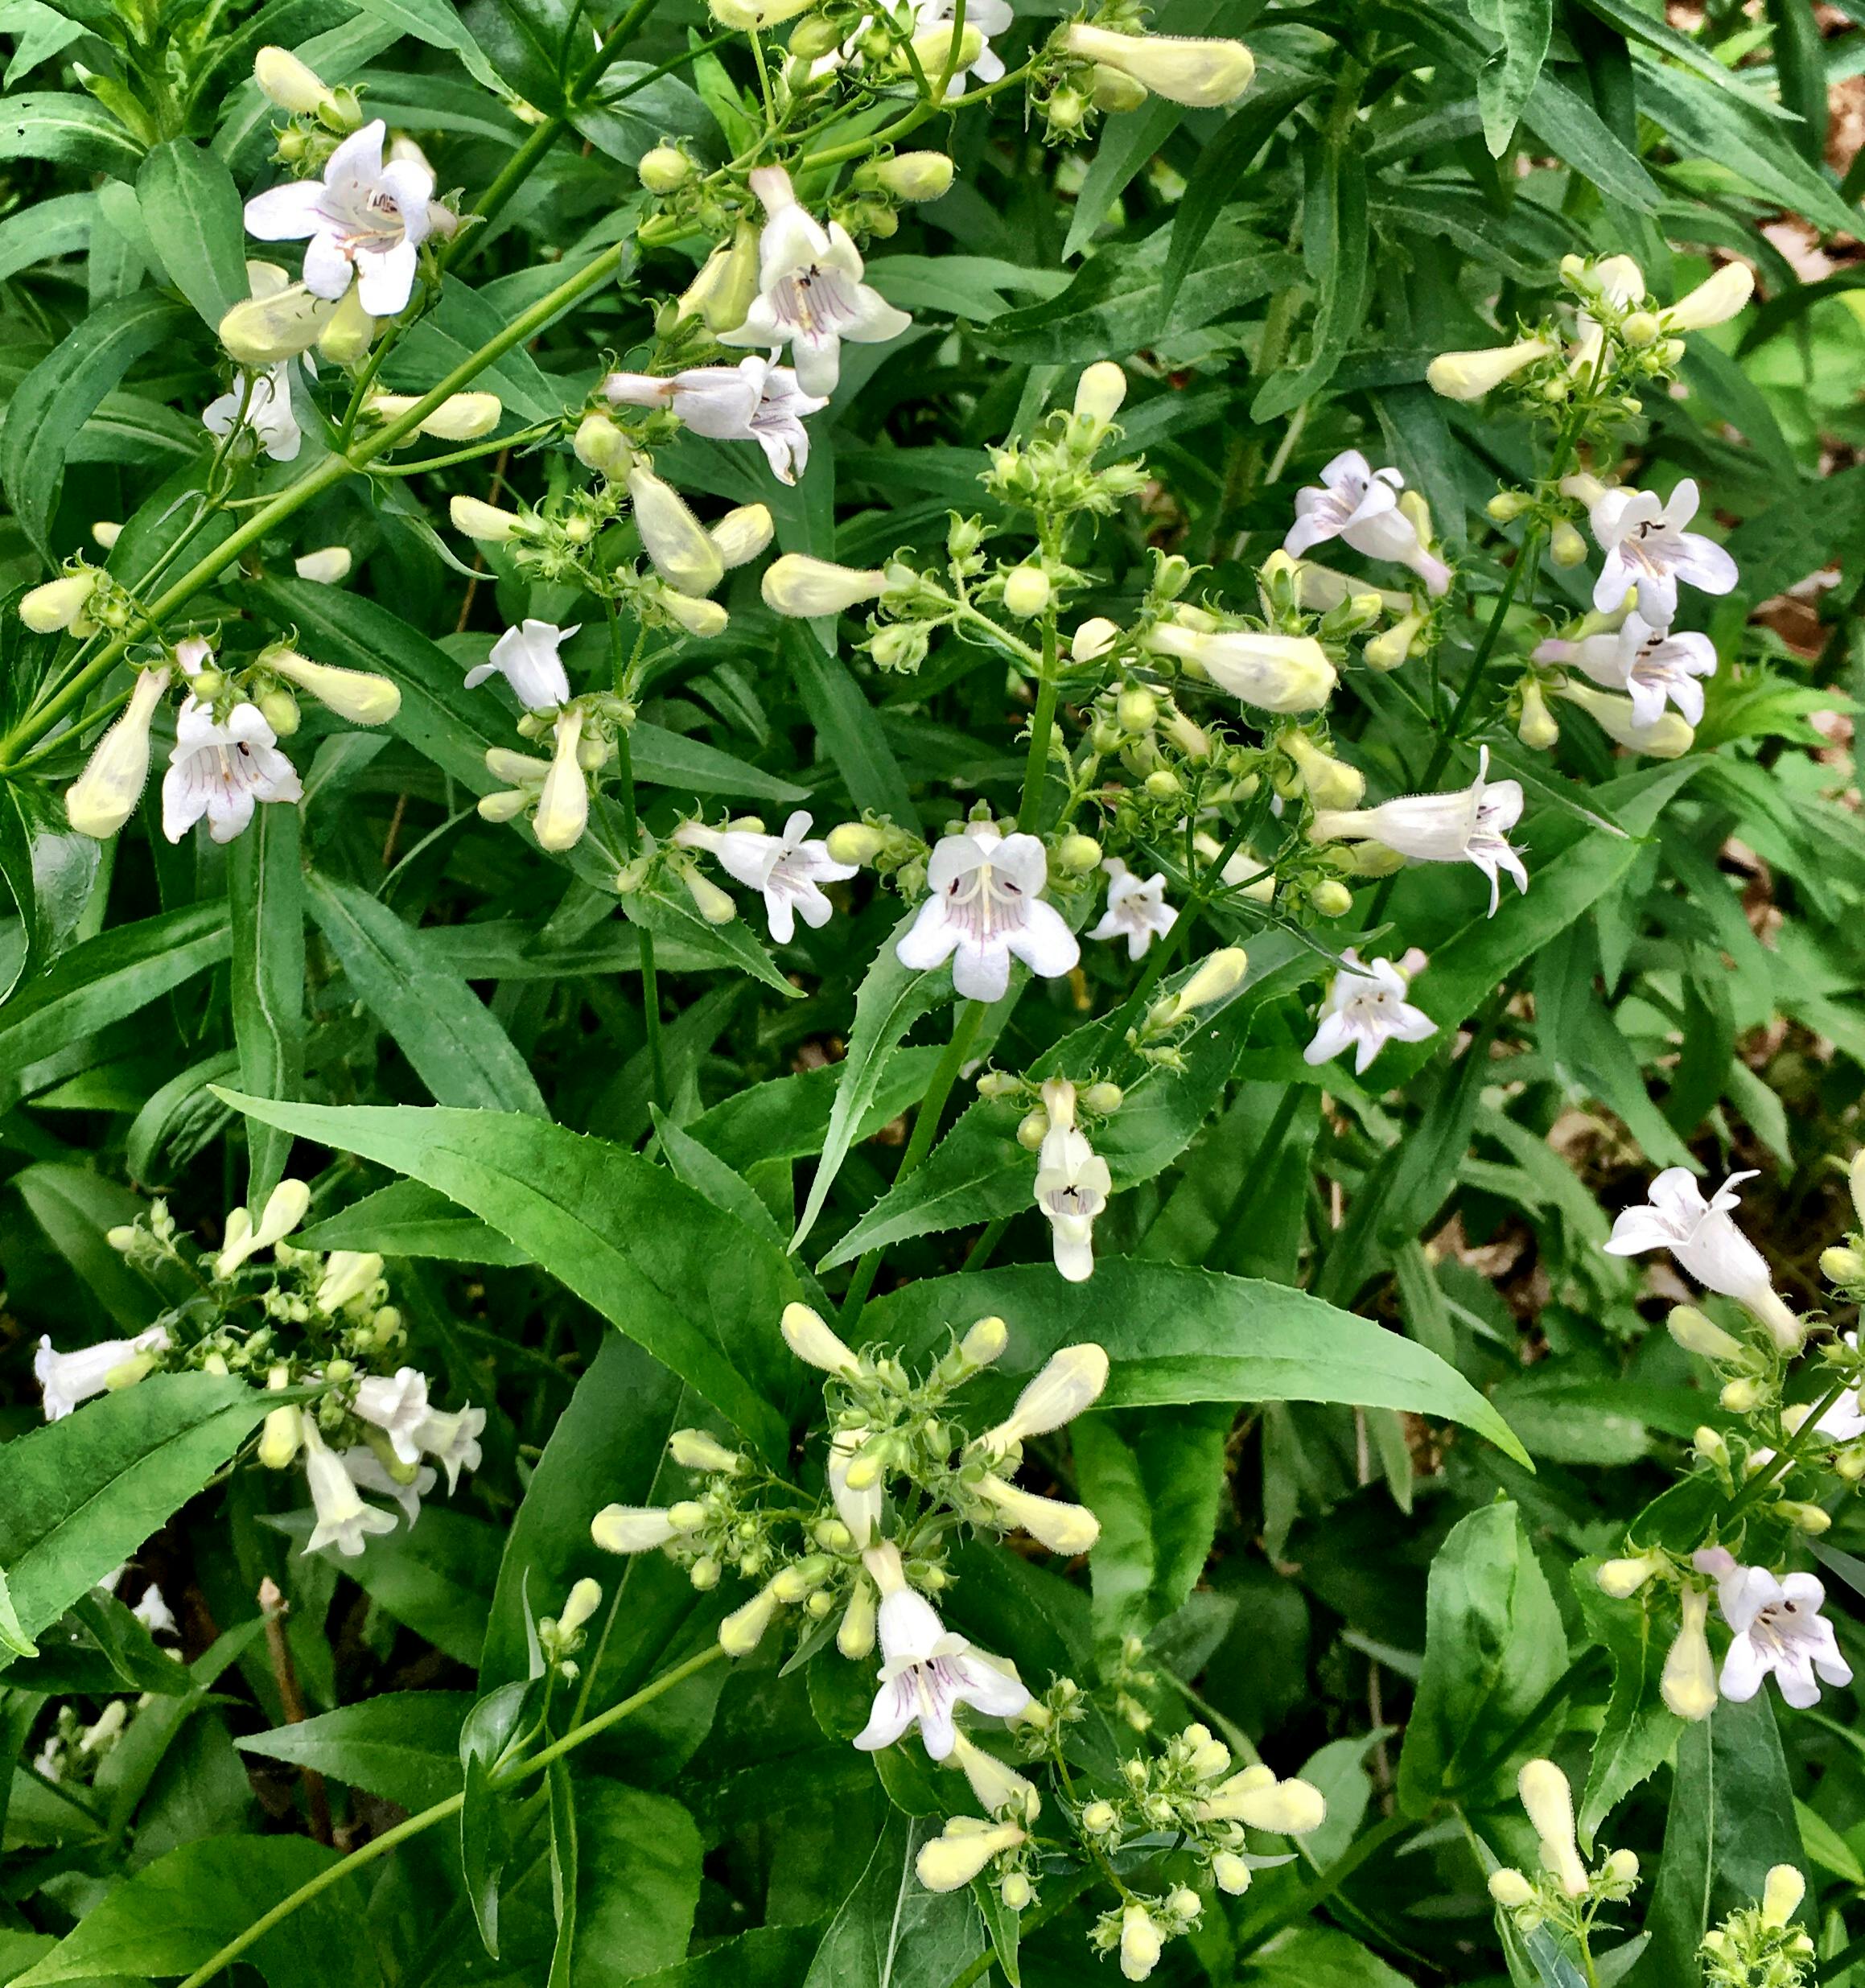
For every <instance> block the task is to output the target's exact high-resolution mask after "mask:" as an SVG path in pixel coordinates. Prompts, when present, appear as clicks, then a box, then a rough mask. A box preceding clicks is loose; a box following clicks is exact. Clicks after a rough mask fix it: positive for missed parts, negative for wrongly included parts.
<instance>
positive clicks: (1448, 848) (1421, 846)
mask: <svg viewBox="0 0 1865 1988" xmlns="http://www.w3.org/2000/svg"><path fill="white" fill-rule="evenodd" d="M1521 807H1522V796H1521V782H1520V781H1518V780H1491V779H1490V777H1489V748H1488V747H1487V746H1484V747H1483V748H1482V751H1481V753H1480V756H1479V759H1478V762H1477V768H1476V780H1475V781H1474V782H1473V783H1472V784H1471V785H1470V786H1468V787H1464V788H1459V789H1457V790H1456V791H1455V792H1453V793H1447V794H1404V795H1402V796H1399V797H1398V799H1397V800H1394V801H1381V803H1380V805H1378V806H1377V808H1354V809H1334V808H1319V809H1316V810H1315V819H1314V823H1313V825H1312V827H1311V829H1310V831H1309V833H1311V835H1312V837H1313V838H1314V839H1315V841H1316V842H1379V843H1382V844H1383V845H1384V846H1385V847H1386V848H1388V849H1390V850H1397V851H1398V854H1400V855H1402V856H1408V857H1410V858H1411V859H1412V860H1413V861H1414V862H1468V863H1474V864H1475V865H1476V867H1477V868H1478V869H1479V870H1480V871H1482V872H1483V874H1484V876H1485V877H1487V878H1488V879H1489V912H1490V916H1492V917H1494V916H1495V915H1496V908H1497V902H1498V900H1499V898H1500V895H1501V883H1500V882H1499V881H1498V873H1499V872H1500V871H1508V873H1509V875H1510V876H1512V877H1513V879H1515V883H1516V887H1517V889H1518V890H1521V891H1525V890H1526V889H1527V888H1528V872H1527V871H1525V870H1524V869H1523V868H1522V866H1521V857H1520V856H1519V855H1517V853H1516V851H1515V850H1514V849H1513V847H1512V846H1511V845H1510V843H1509V829H1512V828H1513V827H1514V826H1515V825H1516V823H1517V821H1520V820H1521Z"/></svg>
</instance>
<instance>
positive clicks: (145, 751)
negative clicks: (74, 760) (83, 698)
mask: <svg viewBox="0 0 1865 1988" xmlns="http://www.w3.org/2000/svg"><path fill="white" fill-rule="evenodd" d="M167 689H168V671H167V669H144V670H140V671H138V673H137V677H136V681H135V683H134V685H133V686H132V688H131V689H130V703H129V707H128V709H127V710H125V712H124V713H123V715H122V716H121V718H118V719H117V722H116V723H115V724H113V726H111V727H110V729H109V731H107V732H105V734H104V735H103V737H102V738H101V739H99V740H98V741H97V743H96V745H94V746H93V747H92V748H91V756H90V758H89V759H87V760H86V761H85V762H84V772H81V773H80V774H79V776H77V778H76V780H73V781H72V784H71V785H70V786H69V787H68V788H67V789H66V790H65V797H64V809H65V817H66V819H67V820H68V821H69V822H70V823H71V825H72V827H73V828H74V829H76V830H77V831H78V833H80V835H89V836H93V837H95V838H96V839H97V841H99V842H103V841H105V840H107V839H108V838H109V837H110V836H113V835H114V834H115V833H117V830H118V829H120V828H121V827H122V825H123V824H124V823H125V822H126V821H128V820H129V819H130V816H131V815H133V814H134V813H135V812H136V804H137V802H138V801H140V800H141V799H142V790H143V788H145V787H146V786H147V785H148V784H149V728H150V725H151V724H153V723H154V718H155V714H156V712H157V710H159V708H160V706H161V704H162V700H163V695H164V694H165V693H166V692H167Z"/></svg>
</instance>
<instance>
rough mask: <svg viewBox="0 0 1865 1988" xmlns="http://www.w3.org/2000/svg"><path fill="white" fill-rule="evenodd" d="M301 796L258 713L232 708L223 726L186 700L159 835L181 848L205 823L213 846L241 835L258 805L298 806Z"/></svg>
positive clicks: (194, 701)
mask: <svg viewBox="0 0 1865 1988" xmlns="http://www.w3.org/2000/svg"><path fill="white" fill-rule="evenodd" d="M303 794H304V789H303V787H302V786H301V785H300V784H298V774H297V772H296V771H295V770H294V768H293V766H292V764H291V762H290V760H289V759H286V756H285V755H284V754H283V753H282V752H281V751H279V750H278V735H277V734H276V733H274V731H273V729H272V727H271V726H270V725H268V724H267V723H266V720H265V718H264V717H263V715H262V714H261V712H260V710H259V708H258V706H257V705H253V704H236V705H235V706H233V710H232V711H231V712H230V713H229V714H228V718H227V721H226V722H225V723H224V725H223V724H220V723H219V722H217V721H216V718H215V717H214V714H213V710H212V706H209V705H205V704H203V703H201V702H200V700H199V699H198V698H192V697H191V698H188V699H187V702H185V703H184V704H183V706H182V707H181V712H180V715H179V717H178V718H176V720H175V750H174V751H173V752H172V753H171V755H169V764H168V771H167V773H165V774H164V775H163V780H162V832H163V834H164V835H165V836H167V838H168V839H169V841H170V842H179V841H180V840H181V838H183V836H184V835H185V834H187V832H188V830H189V829H191V828H192V827H193V826H194V825H195V824H196V822H197V821H200V819H201V818H202V817H206V819H207V824H208V834H210V835H211V836H212V838H213V839H214V840H215V841H216V842H232V841H233V839H234V838H235V837H236V836H238V835H241V834H243V833H245V829H246V825H247V824H248V823H249V822H250V821H251V820H252V819H253V809H254V808H255V807H256V806H257V805H258V803H259V802H261V801H298V800H302V799H303Z"/></svg>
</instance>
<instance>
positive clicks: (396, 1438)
mask: <svg viewBox="0 0 1865 1988" xmlns="http://www.w3.org/2000/svg"><path fill="white" fill-rule="evenodd" d="M350 1406H351V1409H352V1410H353V1412H354V1413H355V1414H356V1415H358V1416H359V1417H360V1418H361V1419H362V1420H363V1421H364V1422H369V1423H372V1424H373V1426H375V1427H376V1428H377V1429H380V1430H381V1431H382V1433H383V1434H385V1436H386V1437H387V1438H388V1439H389V1447H390V1448H391V1449H393V1451H394V1452H395V1455H396V1456H397V1459H399V1460H400V1461H401V1462H402V1463H419V1462H420V1460H421V1431H422V1428H423V1427H424V1426H426V1421H427V1376H426V1374H424V1373H422V1372H420V1370H419V1369H417V1368H414V1367H403V1368H401V1369H398V1370H397V1373H395V1374H394V1376H393V1377H390V1376H389V1375H387V1374H381V1373H371V1374H365V1375H364V1377H363V1378H362V1379H361V1380H360V1381H358V1382H357V1383H356V1398H355V1399H354V1400H353V1401H352V1402H351V1403H350Z"/></svg>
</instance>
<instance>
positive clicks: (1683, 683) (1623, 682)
mask: <svg viewBox="0 0 1865 1988" xmlns="http://www.w3.org/2000/svg"><path fill="white" fill-rule="evenodd" d="M1534 660H1535V661H1537V662H1538V663H1560V664H1562V665H1565V666H1566V667H1567V668H1568V669H1578V670H1579V671H1580V672H1581V673H1583V675H1585V676H1587V677H1591V678H1592V680H1593V681H1594V682H1595V683H1597V684H1602V685H1604V686H1605V687H1606V688H1607V689H1610V690H1623V691H1624V693H1625V694H1626V695H1627V696H1628V698H1631V700H1632V712H1633V715H1634V717H1635V718H1636V719H1637V722H1638V723H1639V724H1640V725H1641V726H1651V725H1655V724H1656V723H1657V721H1658V720H1659V718H1661V717H1662V716H1663V715H1664V708H1665V701H1666V700H1667V699H1668V700H1669V702H1671V703H1673V704H1674V705H1675V706H1677V707H1678V710H1680V711H1681V712H1682V714H1684V716H1685V718H1686V719H1688V720H1689V722H1690V723H1691V724H1693V725H1699V724H1701V723H1702V719H1703V686H1702V684H1701V683H1699V682H1698V681H1697V680H1698V677H1713V676H1715V673H1716V645H1715V644H1714V643H1713V642H1712V641H1711V640H1710V638H1709V637H1708V636H1706V635H1688V634H1679V633H1678V632H1676V631H1675V630H1674V629H1672V628H1669V627H1668V626H1665V627H1661V628H1654V627H1653V625H1652V624H1651V623H1650V622H1649V621H1647V620H1646V619H1645V616H1644V615H1641V613H1639V612H1638V611H1637V609H1636V608H1634V609H1633V610H1632V612H1631V613H1629V614H1628V615H1626V617H1625V619H1624V622H1623V623H1621V624H1620V627H1619V628H1618V629H1617V630H1616V632H1606V633H1603V634H1599V635H1587V636H1580V637H1579V639H1578V640H1572V641H1561V640H1550V641H1546V642H1543V643H1542V644H1539V645H1538V647H1537V648H1536V649H1535V652H1534Z"/></svg>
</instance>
